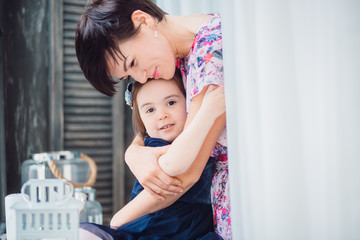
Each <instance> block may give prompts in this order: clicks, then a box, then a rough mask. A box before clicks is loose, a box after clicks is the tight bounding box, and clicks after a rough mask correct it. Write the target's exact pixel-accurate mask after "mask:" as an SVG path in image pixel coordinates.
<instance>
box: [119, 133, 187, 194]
mask: <svg viewBox="0 0 360 240" xmlns="http://www.w3.org/2000/svg"><path fill="white" fill-rule="evenodd" d="M139 140H140V141H139ZM141 142H142V140H141V138H139V137H136V138H135V140H134V141H133V143H132V144H131V145H130V147H129V148H128V149H127V150H126V153H125V162H126V163H127V165H128V166H129V168H130V170H131V172H132V173H133V174H134V175H135V177H136V179H137V180H138V181H139V183H140V184H141V185H142V186H143V187H144V189H146V190H147V191H149V192H150V193H151V194H152V195H153V196H154V197H155V198H157V199H159V200H164V199H165V197H166V196H173V195H176V194H177V193H179V192H182V191H183V189H182V188H181V187H180V186H181V184H182V183H181V181H180V180H179V179H178V178H175V177H170V176H168V175H167V174H166V173H165V172H164V171H163V170H161V168H160V167H159V165H158V158H159V157H160V156H161V155H162V154H164V153H165V152H166V151H167V149H168V148H169V146H164V147H144V146H142V145H141Z"/></svg>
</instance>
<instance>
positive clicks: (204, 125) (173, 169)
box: [159, 85, 225, 176]
mask: <svg viewBox="0 0 360 240" xmlns="http://www.w3.org/2000/svg"><path fill="white" fill-rule="evenodd" d="M191 108H192V109H193V110H192V111H191V109H190V112H189V117H188V119H187V125H186V127H185V130H184V131H183V132H182V133H181V134H180V135H179V136H178V137H177V138H176V139H175V141H174V142H173V143H172V144H171V147H170V148H169V150H168V151H167V152H166V153H165V154H164V155H162V156H161V157H160V158H159V166H160V167H161V168H162V170H163V171H165V172H166V173H167V174H169V175H170V176H177V175H179V174H182V173H184V172H186V171H187V170H188V169H189V167H190V166H191V164H192V163H193V162H194V160H195V158H196V156H197V155H198V153H199V151H200V149H201V146H202V144H203V143H204V141H205V139H206V137H207V135H208V133H209V131H210V129H211V127H212V126H213V124H214V122H215V120H216V119H217V118H218V117H219V116H220V115H221V114H223V113H224V112H225V96H224V88H223V87H219V86H214V85H209V86H206V87H204V89H203V90H202V92H201V93H200V94H199V95H197V96H195V97H194V99H193V101H192V102H191Z"/></svg>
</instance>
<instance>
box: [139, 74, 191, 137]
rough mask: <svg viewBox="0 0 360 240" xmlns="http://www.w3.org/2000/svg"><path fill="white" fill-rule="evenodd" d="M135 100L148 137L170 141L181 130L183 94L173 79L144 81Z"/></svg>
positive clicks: (183, 109) (184, 110)
mask: <svg viewBox="0 0 360 240" xmlns="http://www.w3.org/2000/svg"><path fill="white" fill-rule="evenodd" d="M136 101H137V105H138V109H139V113H140V118H141V120H142V121H143V123H144V126H145V129H146V132H147V134H148V135H149V136H150V137H153V138H161V139H163V140H165V141H168V142H172V141H174V140H175V138H176V137H177V136H179V134H180V133H181V132H182V131H183V129H184V125H185V121H186V103H185V96H184V95H183V93H182V92H181V90H180V89H179V87H178V85H177V84H176V83H175V81H169V80H164V79H159V80H153V81H150V82H148V83H146V84H145V85H144V86H142V87H141V89H140V90H139V92H138V95H137V97H136Z"/></svg>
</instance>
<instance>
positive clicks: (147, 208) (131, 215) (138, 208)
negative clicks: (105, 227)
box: [110, 190, 178, 229]
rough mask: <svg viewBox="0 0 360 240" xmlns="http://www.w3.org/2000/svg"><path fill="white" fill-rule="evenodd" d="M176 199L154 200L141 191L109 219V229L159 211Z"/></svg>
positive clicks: (151, 196)
mask: <svg viewBox="0 0 360 240" xmlns="http://www.w3.org/2000/svg"><path fill="white" fill-rule="evenodd" d="M177 199H178V197H172V198H168V199H167V200H166V201H161V200H158V199H156V198H155V197H154V196H153V195H151V194H150V193H149V192H148V191H144V190H143V191H141V193H139V194H138V195H137V196H136V197H135V198H134V199H133V200H131V201H130V202H129V203H128V204H126V205H125V206H124V207H123V208H122V209H120V210H119V211H118V212H117V213H116V214H115V215H114V216H113V217H112V219H111V222H110V226H111V228H114V229H116V228H118V227H120V226H121V225H123V224H125V223H128V222H130V221H132V220H135V219H137V218H139V217H142V216H144V215H146V214H150V213H153V212H156V211H159V210H161V209H163V208H165V207H167V206H170V205H171V204H172V203H174V202H175V201H176V200H177Z"/></svg>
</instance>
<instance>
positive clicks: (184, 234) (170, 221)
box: [80, 138, 222, 240]
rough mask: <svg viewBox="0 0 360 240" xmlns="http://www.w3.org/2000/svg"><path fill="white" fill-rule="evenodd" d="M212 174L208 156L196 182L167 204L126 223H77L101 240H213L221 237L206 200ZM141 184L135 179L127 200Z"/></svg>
mask: <svg viewBox="0 0 360 240" xmlns="http://www.w3.org/2000/svg"><path fill="white" fill-rule="evenodd" d="M144 143H145V146H151V147H159V146H165V145H168V144H169V143H167V142H166V141H164V140H162V139H158V138H146V139H145V141H144ZM213 174H214V159H213V158H210V159H209V161H208V163H207V165H206V167H205V169H204V171H203V173H202V175H201V177H200V179H199V181H198V182H197V183H196V184H195V185H194V186H193V187H192V188H191V189H189V190H188V191H187V192H186V193H185V194H184V195H183V196H182V197H181V198H179V199H178V200H177V201H176V202H175V203H173V204H172V205H171V206H169V207H167V208H165V209H163V210H160V211H157V212H155V213H151V214H147V215H145V216H142V217H140V218H137V219H135V220H133V221H131V222H129V223H126V224H124V225H122V226H120V227H119V228H117V229H112V228H110V227H109V226H103V225H97V224H93V223H81V224H80V227H81V228H83V229H86V230H88V231H90V232H92V233H94V234H95V235H97V236H98V237H100V238H102V239H109V240H112V239H128V240H133V239H144V240H145V239H155V240H157V239H158V240H160V239H161V240H167V239H175V240H176V239H178V240H184V239H189V240H190V239H201V240H207V239H216V240H221V239H222V238H221V237H220V236H218V235H217V234H215V233H214V225H213V214H212V208H211V202H210V187H211V179H212V177H213ZM142 190H143V187H142V186H141V184H140V183H139V182H138V181H137V180H136V181H135V184H134V187H133V190H132V194H131V199H133V198H134V197H136V196H137V195H138V194H139V193H140V192H141V191H142Z"/></svg>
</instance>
